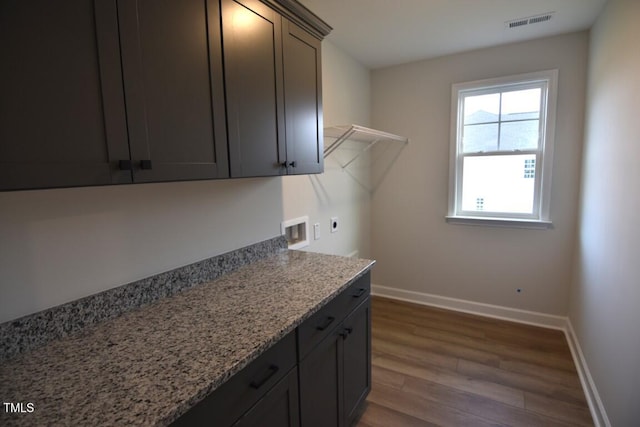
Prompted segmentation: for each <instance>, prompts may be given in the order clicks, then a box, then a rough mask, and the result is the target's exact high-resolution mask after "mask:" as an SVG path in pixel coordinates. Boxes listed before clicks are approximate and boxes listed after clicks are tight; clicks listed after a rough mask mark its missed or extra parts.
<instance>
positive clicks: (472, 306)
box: [371, 285, 567, 331]
mask: <svg viewBox="0 0 640 427" xmlns="http://www.w3.org/2000/svg"><path fill="white" fill-rule="evenodd" d="M371 293H372V294H373V295H378V296H381V297H388V298H393V299H397V300H400V301H407V302H413V303H417V304H423V305H429V306H433V307H439V308H446V309H448V310H454V311H461V312H463V313H469V314H477V315H479V316H484V317H491V318H494V319H501V320H509V321H512V322H518V323H525V324H527V325H534V326H542V327H543V328H550V329H559V330H563V331H564V330H565V328H566V325H567V318H566V317H563V316H554V315H552V314H545V313H538V312H535V311H527V310H520V309H517V308H509V307H503V306H500V305H493V304H485V303H481V302H475V301H468V300H463V299H458V298H450V297H443V296H440V295H434V294H427V293H423V292H416V291H407V290H404V289H396V288H389V287H386V286H380V285H371Z"/></svg>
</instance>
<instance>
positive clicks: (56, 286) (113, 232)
mask: <svg viewBox="0 0 640 427" xmlns="http://www.w3.org/2000/svg"><path fill="white" fill-rule="evenodd" d="M323 52H324V58H323V62H324V64H323V65H324V67H323V72H324V79H325V84H324V101H325V106H327V110H328V111H327V112H326V113H325V118H328V119H329V120H331V121H334V120H335V122H336V123H342V122H347V123H348V122H351V121H360V122H367V121H368V120H369V74H368V71H366V70H365V69H363V68H362V67H361V66H359V65H358V64H357V63H355V62H354V61H353V60H351V59H350V58H348V57H346V56H345V55H344V54H342V53H341V52H340V51H339V50H338V49H336V48H334V47H333V46H332V45H330V44H329V43H328V42H325V43H323ZM351 94H353V96H351ZM365 124H366V123H365ZM299 214H300V215H301V214H310V215H311V216H312V218H314V220H317V221H319V222H321V223H322V226H323V238H322V239H321V240H319V241H318V242H317V243H316V244H314V245H313V246H312V247H311V249H312V250H318V251H323V252H334V253H342V254H346V253H349V252H351V251H354V250H359V251H361V252H366V251H367V250H368V240H367V236H368V234H369V233H368V231H369V219H368V218H369V206H368V193H367V194H363V193H362V192H361V191H360V189H359V188H358V187H357V186H356V185H354V184H353V182H351V181H349V180H347V179H346V177H345V176H344V175H342V174H341V175H340V176H337V175H336V176H333V174H330V173H327V174H326V177H325V176H314V177H308V176H304V177H295V178H261V179H239V180H224V181H201V182H179V183H163V184H145V185H128V186H110V187H96V188H71V189H56V190H44V191H20V192H10V193H0V295H1V297H0V322H3V321H7V320H10V319H14V318H17V317H20V316H22V315H26V314H29V313H33V312H36V311H39V310H42V309H45V308H48V307H52V306H55V305H58V304H62V303H65V302H68V301H72V300H74V299H77V298H81V297H84V296H87V295H91V294H94V293H96V292H100V291H103V290H106V289H110V288H113V287H116V286H119V285H122V284H125V283H128V282H131V281H133V280H137V279H141V278H143V277H147V276H149V275H152V274H156V273H160V272H163V271H167V270H170V269H172V268H175V267H179V266H182V265H185V264H188V263H192V262H196V261H199V260H202V259H205V258H208V257H211V256H215V255H219V254H221V253H224V252H228V251H230V250H233V249H237V248H240V247H243V246H246V245H249V244H252V243H255V242H259V241H262V240H265V239H269V238H272V237H275V236H278V235H279V234H280V222H281V221H282V220H283V219H284V218H285V217H286V218H289V217H291V216H296V215H299ZM330 215H331V216H333V215H339V216H340V218H341V220H342V224H341V225H342V226H343V227H342V230H341V232H340V233H337V234H335V235H333V236H332V238H329V237H328V229H329V225H328V224H329V216H330ZM325 217H326V221H325Z"/></svg>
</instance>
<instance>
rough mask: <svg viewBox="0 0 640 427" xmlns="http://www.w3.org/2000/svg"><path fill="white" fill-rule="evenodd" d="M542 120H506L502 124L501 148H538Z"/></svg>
mask: <svg viewBox="0 0 640 427" xmlns="http://www.w3.org/2000/svg"><path fill="white" fill-rule="evenodd" d="M539 127H540V122H539V121H538V120H525V121H523V122H505V123H502V124H501V125H500V150H535V149H536V148H538V134H539Z"/></svg>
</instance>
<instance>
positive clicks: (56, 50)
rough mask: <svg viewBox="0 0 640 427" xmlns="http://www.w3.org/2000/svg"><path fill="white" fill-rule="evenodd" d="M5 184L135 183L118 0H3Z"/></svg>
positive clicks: (0, 150) (0, 71) (0, 128)
mask: <svg viewBox="0 0 640 427" xmlns="http://www.w3.org/2000/svg"><path fill="white" fill-rule="evenodd" d="M0 57H1V58H2V62H3V65H2V66H1V67H0V94H1V95H0V190H16V189H29V188H49V187H70V186H82V185H104V184H115V183H127V182H131V180H132V176H131V172H129V171H121V170H119V169H118V167H117V164H116V162H115V161H114V159H129V145H128V140H127V129H126V119H125V107H124V98H123V90H122V75H121V72H120V48H119V45H118V21H117V11H116V4H115V2H113V1H95V2H94V0H65V1H60V2H51V1H49V0H30V1H22V0H3V1H2V2H0Z"/></svg>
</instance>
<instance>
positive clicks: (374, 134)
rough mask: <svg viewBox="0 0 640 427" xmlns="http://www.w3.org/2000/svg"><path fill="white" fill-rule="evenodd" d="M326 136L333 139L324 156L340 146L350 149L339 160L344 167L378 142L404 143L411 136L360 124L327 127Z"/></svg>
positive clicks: (325, 129)
mask: <svg viewBox="0 0 640 427" xmlns="http://www.w3.org/2000/svg"><path fill="white" fill-rule="evenodd" d="M324 137H325V138H327V139H332V140H333V141H332V142H331V143H329V144H328V145H327V146H326V147H325V149H324V157H328V156H329V155H331V153H333V152H334V151H336V150H337V149H339V148H344V149H346V150H349V151H350V155H348V156H347V157H346V158H344V157H343V158H342V159H341V160H340V161H339V163H340V165H341V166H342V168H343V169H344V168H346V167H348V166H349V165H350V164H352V163H353V162H354V161H355V160H356V159H357V158H358V157H360V156H361V155H362V154H364V153H366V152H367V151H369V150H371V148H373V147H374V146H375V145H377V144H381V143H382V144H388V143H394V144H397V143H401V144H402V145H404V144H407V143H408V142H409V138H406V137H404V136H400V135H395V134H393V133H388V132H383V131H380V130H376V129H371V128H367V127H364V126H359V125H345V126H332V127H326V128H324Z"/></svg>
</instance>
